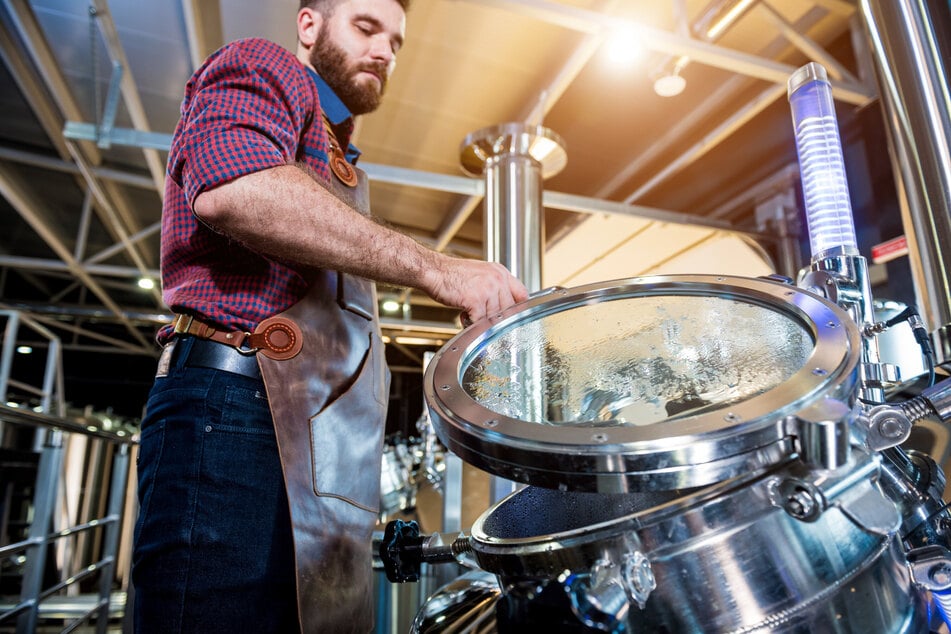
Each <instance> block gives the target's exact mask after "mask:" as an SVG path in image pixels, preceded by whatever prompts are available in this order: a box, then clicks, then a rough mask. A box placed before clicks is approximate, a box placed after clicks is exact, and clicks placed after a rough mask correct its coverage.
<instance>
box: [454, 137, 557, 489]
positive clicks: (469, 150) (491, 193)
mask: <svg viewBox="0 0 951 634" xmlns="http://www.w3.org/2000/svg"><path fill="white" fill-rule="evenodd" d="M564 145H565V144H564V141H562V139H561V138H560V137H559V136H558V135H557V134H555V133H554V132H552V131H551V130H548V129H547V128H544V127H541V126H532V125H526V124H522V123H506V124H502V125H498V126H492V127H489V128H483V129H482V130H478V131H476V132H473V133H472V134H470V135H469V136H468V137H466V139H465V140H464V141H463V144H462V153H461V161H462V167H463V169H464V170H465V171H466V172H468V173H469V174H471V175H473V176H483V175H484V177H485V180H486V188H485V257H486V259H487V260H489V261H490V262H500V263H501V264H504V265H505V266H506V267H507V268H508V269H509V270H510V271H511V272H512V274H513V275H515V277H517V278H518V279H520V280H521V281H522V283H523V284H525V286H526V288H528V291H529V292H530V293H534V292H537V291H539V290H541V283H542V282H541V281H542V253H543V252H544V213H543V212H544V210H543V208H542V180H543V179H544V178H547V177H549V176H553V175H554V174H556V173H558V172H559V171H561V169H562V168H564V166H565V163H566V161H567V156H566V154H565V150H564ZM541 364H542V359H541V357H540V356H539V355H538V354H533V355H532V358H512V359H509V367H510V368H512V370H511V375H512V380H518V378H517V377H518V376H521V377H526V376H538V375H539V372H538V371H539V369H540V367H541ZM516 368H518V370H516ZM527 392H528V390H526V393H527ZM543 407H544V403H543V399H542V398H540V397H534V398H528V399H527V402H526V403H524V407H523V408H522V410H523V411H522V414H523V417H524V418H526V419H527V420H540V419H541V414H542V411H541V410H542V409H543ZM489 486H490V491H489V497H490V501H492V502H497V501H498V500H500V499H502V498H503V497H505V496H506V495H507V494H509V493H511V492H512V491H514V490H515V487H514V484H513V483H512V482H508V481H506V480H503V479H501V478H492V479H491V481H490V485H489Z"/></svg>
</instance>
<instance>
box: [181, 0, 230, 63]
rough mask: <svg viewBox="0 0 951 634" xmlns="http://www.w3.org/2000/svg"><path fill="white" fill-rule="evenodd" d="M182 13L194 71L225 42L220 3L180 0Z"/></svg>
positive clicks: (210, 0) (202, 0)
mask: <svg viewBox="0 0 951 634" xmlns="http://www.w3.org/2000/svg"><path fill="white" fill-rule="evenodd" d="M182 13H183V14H184V15H185V32H186V33H187V34H188V55H189V57H190V59H191V63H192V70H193V71H194V70H196V69H197V68H198V67H199V66H201V65H202V64H203V63H204V61H205V59H206V58H207V57H208V56H209V55H211V54H212V53H214V52H215V51H216V50H218V49H219V48H221V46H222V45H224V43H225V40H224V35H223V34H222V29H221V3H220V2H219V0H182Z"/></svg>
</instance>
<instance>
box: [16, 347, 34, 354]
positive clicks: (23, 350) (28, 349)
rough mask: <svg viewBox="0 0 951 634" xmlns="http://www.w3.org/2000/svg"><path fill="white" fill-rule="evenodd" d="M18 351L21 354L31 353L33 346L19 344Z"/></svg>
mask: <svg viewBox="0 0 951 634" xmlns="http://www.w3.org/2000/svg"><path fill="white" fill-rule="evenodd" d="M17 352H19V353H20V354H31V353H32V352H33V348H31V347H30V346H17Z"/></svg>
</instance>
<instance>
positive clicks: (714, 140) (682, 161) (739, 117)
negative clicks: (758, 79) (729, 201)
mask: <svg viewBox="0 0 951 634" xmlns="http://www.w3.org/2000/svg"><path fill="white" fill-rule="evenodd" d="M785 94H786V87H785V86H770V87H769V88H767V89H766V90H764V91H762V92H761V93H759V94H758V95H757V96H756V97H754V98H753V100H752V101H750V102H749V103H747V104H746V105H745V106H743V107H742V108H740V109H739V110H737V111H736V112H734V113H733V115H732V116H730V118H728V119H727V120H726V121H723V122H722V123H720V125H718V126H717V127H716V128H714V129H713V130H712V131H710V132H708V133H707V134H705V135H704V136H703V138H701V139H700V141H698V142H697V143H694V144H693V145H691V146H690V148H688V149H687V150H686V151H685V152H684V153H682V154H681V155H680V156H678V157H677V158H676V159H675V160H674V161H672V162H671V163H668V164H667V166H666V167H664V169H662V170H661V171H659V172H658V173H656V174H654V176H653V177H651V178H650V180H648V181H647V182H646V183H644V184H643V185H641V186H640V187H638V188H637V189H636V190H634V192H632V193H631V194H629V195H628V196H626V197H625V198H624V202H626V203H630V202H633V201H635V200H639V199H640V198H642V197H643V196H644V195H645V194H647V192H649V191H651V190H653V189H654V188H655V187H656V186H657V185H659V184H660V183H662V182H664V181H666V180H667V178H668V177H669V176H671V175H673V174H676V173H677V172H679V171H680V170H682V169H683V168H685V167H686V166H687V165H690V164H691V163H693V162H694V161H696V160H697V159H698V158H700V157H701V156H703V155H704V154H706V153H707V152H709V151H710V150H711V149H713V148H714V147H716V146H717V145H719V144H720V143H721V142H722V141H724V140H725V139H728V138H729V137H730V136H731V135H732V134H733V133H734V132H736V131H737V130H739V129H740V128H741V127H743V126H744V125H745V124H747V123H749V122H750V120H752V119H753V117H755V116H756V115H758V114H759V113H761V112H762V111H763V110H765V109H766V108H768V107H769V106H771V105H772V104H773V103H774V102H775V101H776V100H777V99H779V98H780V97H782V96H783V95H785Z"/></svg>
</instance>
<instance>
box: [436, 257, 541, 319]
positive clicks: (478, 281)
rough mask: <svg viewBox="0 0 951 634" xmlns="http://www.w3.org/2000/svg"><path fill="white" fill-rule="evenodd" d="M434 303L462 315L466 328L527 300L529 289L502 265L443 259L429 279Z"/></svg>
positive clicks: (439, 260)
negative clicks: (441, 304) (436, 302)
mask: <svg viewBox="0 0 951 634" xmlns="http://www.w3.org/2000/svg"><path fill="white" fill-rule="evenodd" d="M426 282H427V283H426V287H425V288H423V289H422V290H424V291H426V292H427V293H428V294H429V295H430V296H431V297H432V298H433V299H435V300H436V301H438V302H441V303H443V304H446V305H447V306H453V307H456V308H459V309H460V310H461V311H462V323H463V325H465V326H468V325H469V324H472V323H474V322H477V321H479V320H480V319H483V318H484V317H486V316H488V315H493V314H495V313H497V312H499V311H502V310H505V309H506V308H508V307H509V306H511V305H513V304H517V303H518V302H521V301H524V300H526V299H528V289H526V288H525V285H524V284H522V282H520V281H519V280H518V278H516V277H515V276H514V275H512V274H511V273H509V271H508V269H506V268H505V267H504V266H502V265H501V264H498V263H496V262H483V261H481V260H466V259H462V258H453V257H448V256H440V257H439V258H438V259H437V261H436V266H435V267H434V268H433V269H432V270H431V271H429V272H428V274H427V276H426Z"/></svg>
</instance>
